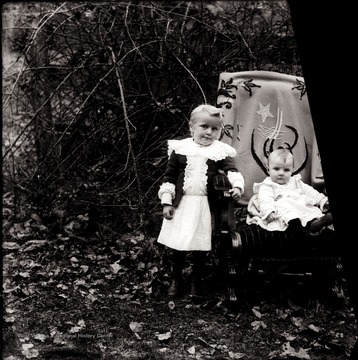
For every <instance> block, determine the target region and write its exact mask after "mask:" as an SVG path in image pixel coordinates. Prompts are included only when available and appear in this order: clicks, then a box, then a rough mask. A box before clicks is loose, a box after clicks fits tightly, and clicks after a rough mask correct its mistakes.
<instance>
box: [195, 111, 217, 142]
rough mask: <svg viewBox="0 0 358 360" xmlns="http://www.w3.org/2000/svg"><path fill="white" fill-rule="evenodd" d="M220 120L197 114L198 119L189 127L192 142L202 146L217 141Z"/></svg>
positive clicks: (204, 114) (205, 114)
mask: <svg viewBox="0 0 358 360" xmlns="http://www.w3.org/2000/svg"><path fill="white" fill-rule="evenodd" d="M221 124H222V120H221V119H220V118H218V117H215V116H210V115H209V114H207V113H201V114H198V118H197V120H196V121H195V123H194V124H193V125H192V126H191V128H190V130H191V132H192V134H193V138H194V141H195V142H196V143H197V144H199V145H203V146H209V145H211V144H212V143H213V142H214V141H215V140H216V139H218V137H219V135H220V132H221Z"/></svg>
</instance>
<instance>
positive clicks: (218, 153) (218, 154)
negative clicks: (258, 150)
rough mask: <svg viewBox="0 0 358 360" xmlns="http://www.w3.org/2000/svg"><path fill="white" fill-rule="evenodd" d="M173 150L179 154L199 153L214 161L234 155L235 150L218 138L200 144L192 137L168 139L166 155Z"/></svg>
mask: <svg viewBox="0 0 358 360" xmlns="http://www.w3.org/2000/svg"><path fill="white" fill-rule="evenodd" d="M173 150H174V151H175V152H176V153H177V154H180V155H201V156H205V157H207V158H208V159H210V160H214V161H219V160H223V159H225V158H226V157H228V156H230V157H234V156H236V150H235V149H234V148H233V147H232V146H230V145H228V144H225V143H223V142H221V141H219V140H215V141H214V142H213V143H212V144H211V145H209V146H201V145H199V144H197V143H195V142H194V140H193V138H192V137H190V138H186V139H182V140H168V155H170V154H171V153H172V151H173Z"/></svg>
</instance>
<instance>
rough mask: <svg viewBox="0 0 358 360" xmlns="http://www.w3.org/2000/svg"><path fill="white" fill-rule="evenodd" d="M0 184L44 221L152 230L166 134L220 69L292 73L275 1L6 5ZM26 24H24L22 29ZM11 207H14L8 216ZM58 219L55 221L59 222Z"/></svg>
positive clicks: (182, 128) (202, 98) (282, 8)
mask: <svg viewBox="0 0 358 360" xmlns="http://www.w3.org/2000/svg"><path fill="white" fill-rule="evenodd" d="M3 14H4V18H5V20H7V21H8V23H9V25H11V26H10V28H11V29H12V30H11V32H9V33H8V36H7V37H8V38H9V39H10V40H11V50H12V54H13V55H14V58H15V61H14V64H13V65H12V66H11V67H9V68H8V69H7V70H6V71H5V77H4V88H5V91H4V95H5V96H4V108H3V110H4V111H3V113H4V126H5V132H4V133H5V143H4V152H3V154H4V156H3V174H4V188H5V189H6V191H9V192H11V193H12V194H13V195H14V196H15V198H16V199H15V201H14V203H15V204H17V205H18V206H21V205H22V204H24V203H26V204H31V205H32V206H33V207H36V208H37V209H38V211H39V213H40V215H41V217H42V218H43V219H44V221H45V220H46V221H47V223H51V224H52V226H53V230H54V232H55V233H56V232H58V231H60V230H61V229H60V228H59V227H57V228H56V226H55V221H54V220H56V221H57V220H58V216H56V214H58V213H59V212H60V211H64V210H66V211H67V214H66V216H67V218H65V220H66V221H67V223H68V221H69V216H72V217H78V216H82V217H85V218H86V219H88V221H87V222H88V224H86V230H87V231H90V230H91V231H97V230H98V229H99V228H100V227H101V226H107V227H110V228H111V229H112V230H113V231H127V230H133V229H135V228H138V227H142V228H144V229H145V231H152V232H156V231H157V224H158V220H159V219H160V216H158V213H160V210H161V209H160V208H159V204H158V198H157V190H158V187H159V184H160V180H161V176H162V174H163V170H164V166H165V163H166V159H167V154H166V141H167V140H168V139H169V138H180V137H184V136H186V135H187V131H188V125H187V123H188V116H189V114H190V111H191V109H192V108H193V107H194V106H196V105H198V104H200V103H204V102H208V103H212V104H215V103H216V96H217V94H216V92H217V88H218V79H219V73H220V72H226V71H229V72H234V71H246V70H273V71H278V72H284V73H288V74H293V75H298V76H301V75H302V74H301V68H300V64H299V59H298V56H297V50H296V46H295V40H294V36H293V31H292V27H291V19H290V13H289V11H288V7H287V4H286V2H284V1H267V2H257V1H227V2H213V1H209V2H204V1H198V2H186V1H169V2H164V1H157V2H155V1H154V2H150V1H143V2H126V1H118V2H102V3H98V2H93V3H92V2H82V3H80V2H79V3H76V2H69V3H57V2H53V3H41V2H40V3H13V4H7V5H5V7H4V8H3ZM29 25H31V26H29ZM16 211H19V209H17V210H16V209H15V212H16ZM62 220H63V219H62Z"/></svg>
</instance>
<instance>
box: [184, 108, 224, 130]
mask: <svg viewBox="0 0 358 360" xmlns="http://www.w3.org/2000/svg"><path fill="white" fill-rule="evenodd" d="M203 112H206V113H208V114H209V115H210V116H213V117H217V118H218V119H220V120H222V111H221V109H220V108H217V107H216V106H214V105H208V104H203V105H199V106H197V107H196V108H195V109H194V110H193V111H192V112H191V114H190V120H189V125H190V126H192V125H194V124H195V122H196V120H197V119H198V114H200V113H203Z"/></svg>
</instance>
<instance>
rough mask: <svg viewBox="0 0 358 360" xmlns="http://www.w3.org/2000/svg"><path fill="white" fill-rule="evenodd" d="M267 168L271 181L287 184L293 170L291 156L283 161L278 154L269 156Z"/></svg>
mask: <svg viewBox="0 0 358 360" xmlns="http://www.w3.org/2000/svg"><path fill="white" fill-rule="evenodd" d="M268 170H269V174H270V178H271V180H272V181H273V182H275V183H277V184H281V185H282V184H287V182H288V180H289V179H290V177H291V175H292V171H293V157H288V158H287V159H286V161H285V162H283V160H281V159H280V157H278V156H273V157H270V161H269V168H268Z"/></svg>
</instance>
